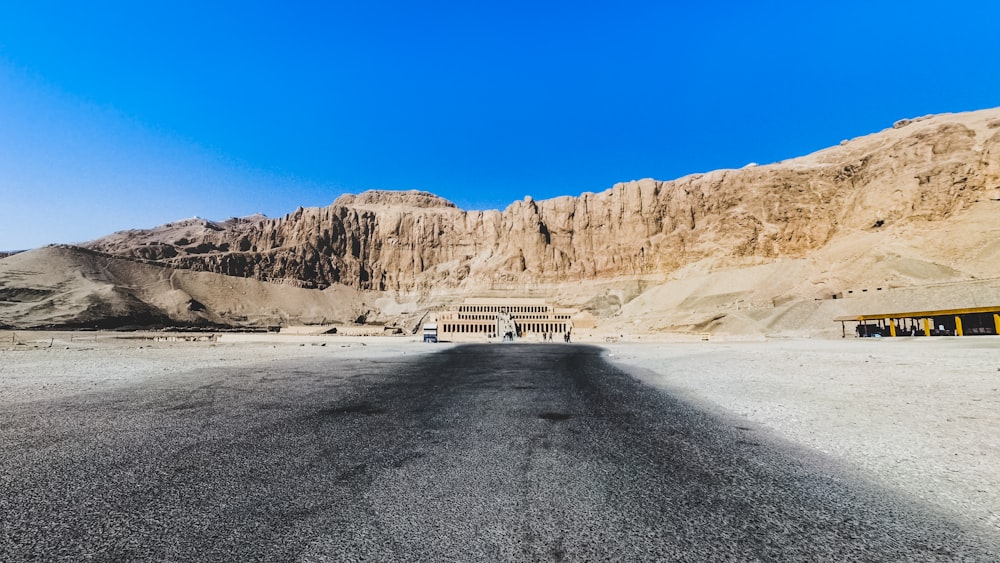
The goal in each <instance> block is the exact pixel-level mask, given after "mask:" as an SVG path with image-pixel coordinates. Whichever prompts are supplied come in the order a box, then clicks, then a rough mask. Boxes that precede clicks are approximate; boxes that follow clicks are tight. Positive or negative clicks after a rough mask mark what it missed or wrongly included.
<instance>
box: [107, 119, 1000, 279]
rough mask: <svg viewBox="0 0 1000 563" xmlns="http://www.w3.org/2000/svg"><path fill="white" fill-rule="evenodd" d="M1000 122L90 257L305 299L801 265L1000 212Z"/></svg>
mask: <svg viewBox="0 0 1000 563" xmlns="http://www.w3.org/2000/svg"><path fill="white" fill-rule="evenodd" d="M998 140H1000V110H996V109H994V110H986V111H980V112H972V113H965V114H943V115H938V116H932V117H928V118H921V119H917V120H907V121H903V122H898V123H897V124H896V126H895V127H893V128H891V129H887V130H885V131H882V132H880V133H876V134H873V135H869V136H866V137H861V138H857V139H854V140H851V141H844V142H842V143H841V144H840V145H839V146H835V147H833V148H830V149H826V150H823V151H820V152H817V153H814V154H812V155H809V156H806V157H802V158H798V159H793V160H789V161H785V162H779V163H775V164H770V165H766V166H750V167H746V168H743V169H739V170H719V171H714V172H709V173H707V174H694V175H691V176H687V177H684V178H680V179H678V180H674V181H667V182H662V181H655V180H640V181H633V182H627V183H621V184H617V185H615V186H614V187H612V188H611V189H609V190H607V191H605V192H602V193H598V194H595V193H584V194H582V195H581V196H579V197H559V198H555V199H550V200H544V201H534V200H532V199H531V198H525V200H523V201H518V202H515V203H513V204H511V205H510V206H509V207H507V209H505V210H503V211H502V212H501V211H462V210H460V209H458V208H457V207H456V206H455V205H454V204H452V203H451V202H448V201H446V200H444V199H442V198H439V197H437V196H434V195H432V194H429V193H424V192H415V191H410V192H387V191H373V192H366V193H363V194H360V195H345V196H342V197H340V198H339V199H337V200H336V201H335V202H334V203H333V204H332V205H331V206H329V207H325V208H309V209H302V208H300V209H298V210H296V211H295V212H293V213H291V214H289V215H287V216H285V217H282V218H279V219H267V218H264V217H260V216H257V217H249V218H244V219H231V220H229V221H226V222H219V223H216V222H211V221H205V220H201V219H194V220H189V221H184V222H179V223H175V224H169V225H165V226H163V227H159V228H157V229H153V230H149V231H128V232H124V233H117V234H115V235H112V236H110V237H106V238H104V239H100V240H97V241H94V242H92V243H90V244H89V245H88V246H89V248H92V249H95V250H100V251H103V252H109V253H117V254H121V255H126V256H130V257H135V258H143V259H147V260H155V261H158V262H161V263H165V264H169V265H171V266H174V267H178V268H185V269H191V270H203V271H210V272H217V273H221V274H227V275H232V276H240V277H249V278H256V279H260V280H284V281H286V282H293V283H296V284H299V285H301V286H304V287H321V288H322V287H327V286H330V285H332V284H337V283H340V284H346V285H349V286H353V287H355V288H358V289H366V290H380V291H382V290H387V291H418V292H420V291H426V290H430V289H432V288H437V289H447V288H466V289H476V288H490V287H510V288H517V287H531V286H533V285H536V284H545V283H553V282H564V281H572V280H588V279H605V278H614V277H618V276H623V275H624V276H629V275H643V274H656V273H661V274H662V273H669V272H672V271H675V270H677V269H678V268H681V267H683V266H685V265H687V264H690V263H693V262H699V261H705V260H709V261H712V262H713V263H716V264H719V265H726V264H748V263H750V264H752V263H760V262H762V261H767V260H769V259H774V258H779V257H801V256H804V255H806V254H807V253H809V252H810V251H813V250H816V249H818V248H820V247H822V246H824V245H825V244H827V243H828V242H829V241H830V240H831V239H832V238H833V237H834V236H835V235H837V234H838V233H844V232H851V231H859V230H860V231H871V230H878V229H884V228H886V227H887V226H890V225H894V224H901V223H913V222H933V221H940V220H946V219H947V218H948V217H949V216H951V215H952V214H954V213H956V212H958V211H960V210H962V209H963V208H965V207H967V206H969V205H970V204H972V203H974V202H976V201H981V200H988V199H1000V143H998Z"/></svg>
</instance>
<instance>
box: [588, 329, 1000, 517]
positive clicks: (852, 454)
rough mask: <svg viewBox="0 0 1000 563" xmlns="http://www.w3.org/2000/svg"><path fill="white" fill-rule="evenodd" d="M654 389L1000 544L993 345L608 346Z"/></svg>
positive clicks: (912, 341)
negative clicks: (830, 461)
mask: <svg viewBox="0 0 1000 563" xmlns="http://www.w3.org/2000/svg"><path fill="white" fill-rule="evenodd" d="M606 348H607V349H608V351H609V354H608V356H609V357H610V359H612V360H614V361H616V362H619V363H620V364H621V365H627V366H632V367H638V368H642V370H640V371H636V370H633V373H634V374H635V375H636V376H637V377H639V378H640V379H642V380H643V381H646V382H647V383H649V384H651V385H654V386H656V387H658V388H660V389H664V390H667V391H669V392H670V393H673V394H675V395H678V396H682V397H684V398H686V399H687V400H689V401H692V402H694V403H696V404H698V405H699V406H701V407H702V408H705V409H708V410H712V411H714V412H718V413H723V414H729V415H735V416H737V417H739V418H741V419H744V420H748V421H752V422H754V423H756V424H757V425H759V427H761V428H763V429H766V430H768V431H772V432H775V433H776V434H778V435H780V436H782V437H783V438H785V439H787V440H789V441H792V442H794V443H797V444H802V445H804V446H806V447H809V448H811V449H814V450H816V451H818V452H821V453H824V454H828V455H830V456H832V457H834V458H835V459H838V460H840V461H842V462H844V463H846V464H848V465H850V466H853V467H854V468H856V469H857V470H859V471H861V472H863V473H864V474H865V475H867V476H869V477H870V478H872V479H874V480H877V481H878V482H879V483H881V484H882V485H884V486H887V487H891V488H893V489H896V490H898V491H900V492H902V493H904V494H906V495H908V496H910V497H911V498H914V499H917V500H919V501H921V502H924V503H929V504H933V505H935V506H937V507H939V508H941V509H942V510H946V511H949V512H951V513H953V514H954V515H955V516H956V517H959V518H964V519H967V520H969V521H970V522H972V523H974V524H975V525H977V526H981V527H982V528H983V529H984V530H985V532H986V533H993V534H996V535H998V536H1000V339H997V338H992V337H967V338H934V339H923V338H899V339H848V340H833V341H829V340H826V341H824V340H801V341H769V342H756V343H716V342H703V343H687V344H676V343H673V344H672V343H659V344H611V345H608V346H606Z"/></svg>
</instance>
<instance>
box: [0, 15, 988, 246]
mask: <svg viewBox="0 0 1000 563" xmlns="http://www.w3.org/2000/svg"><path fill="white" fill-rule="evenodd" d="M997 21H1000V3H996V2H987V1H981V2H970V1H963V0H957V1H952V2H947V3H941V2H919V1H917V2H912V1H911V2H877V1H876V2H859V1H854V0H841V1H837V2H813V3H809V2H801V1H797V2H778V1H775V2H766V1H763V2H702V3H694V2H668V1H661V2H634V1H629V0H620V1H616V2H589V1H581V2H548V3H541V2H520V1H505V2H491V1H484V2H435V1H430V2H426V1H425V2H381V1H367V2H350V3H340V2H323V3H290V2H238V3H237V2H232V3H225V2H223V3H203V2H190V3H188V2H169V3H166V2H164V3H157V2H101V1H95V2H86V3H84V2H72V3H70V2H65V3H62V2H44V1H39V2H16V3H15V2H5V3H3V4H2V5H0V249H8V250H10V249H21V248H31V247H37V246H40V245H44V244H48V243H57V242H59V243H71V242H79V241H85V240H89V239H93V238H96V237H98V236H101V235H104V234H108V233H110V232H112V231H115V230H120V229H126V228H143V227H151V226H155V225H157V224H161V223H164V222H168V221H172V220H175V219H182V218H187V217H192V216H195V215H198V216H202V217H207V218H211V219H225V218H227V217H230V216H242V215H249V214H252V213H256V212H262V213H265V214H267V215H268V216H272V217H276V216H281V215H283V214H285V213H288V212H291V211H293V210H294V209H295V208H296V207H298V206H325V205H329V204H330V202H332V201H333V200H334V199H335V198H336V197H337V196H338V195H340V194H341V193H344V192H359V191H362V190H366V189H374V188H382V189H421V190H427V191H431V192H434V193H437V194H439V195H441V196H443V197H446V198H448V199H450V200H452V201H454V202H456V203H457V204H459V205H460V206H462V207H464V208H467V209H487V208H501V209H502V208H503V207H505V206H506V205H507V204H509V203H510V202H511V201H513V200H516V199H520V198H522V197H524V196H525V195H531V196H533V197H535V198H536V199H543V198H549V197H555V196H559V195H578V194H580V193H582V192H584V191H594V192H597V191H602V190H605V189H607V188H609V187H611V185H613V184H614V183H615V182H620V181H627V180H632V179H639V178H646V177H652V178H657V179H661V180H670V179H674V178H677V177H680V176H683V175H686V174H690V173H694V172H704V171H707V170H713V169H717V168H736V167H740V166H743V165H744V164H746V163H748V162H759V163H762V164H763V163H768V162H774V161H778V160H783V159H786V158H791V157H795V156H799V155H802V154H807V153H809V152H812V151H814V150H817V149H820V148H823V147H827V146H830V145H834V144H836V143H838V142H839V141H840V140H841V139H844V138H850V137H855V136H858V135H863V134H867V133H871V132H874V131H878V130H881V129H883V128H885V127H888V126H890V125H891V124H892V122H893V121H895V120H897V119H900V118H904V117H913V116H918V115H924V114H928V113H940V112H948V111H967V110H974V109H983V108H988V107H995V106H998V105H1000V58H998V57H997V53H998V52H1000V48H998V47H997V44H996V33H995V29H994V28H995V25H996V22H997Z"/></svg>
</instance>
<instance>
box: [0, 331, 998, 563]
mask: <svg viewBox="0 0 1000 563" xmlns="http://www.w3.org/2000/svg"><path fill="white" fill-rule="evenodd" d="M321 342H327V343H328V345H327V346H320V345H319V344H320V343H321ZM332 342H335V341H302V342H299V343H298V344H290V345H289V344H284V345H276V347H270V346H275V345H272V344H269V343H266V342H257V343H236V344H231V345H230V344H216V345H215V346H212V345H209V344H202V343H198V344H193V343H192V344H180V345H170V346H163V347H159V346H161V345H153V347H152V348H149V347H146V345H143V344H139V345H141V346H143V348H142V349H140V348H139V345H137V346H135V347H125V348H122V347H121V346H120V343H117V344H114V345H113V344H108V345H107V346H106V347H105V348H101V349H98V348H94V349H93V350H86V349H82V348H80V349H73V346H76V345H77V344H76V343H73V344H70V350H66V349H65V346H63V347H62V349H61V350H58V351H57V349H56V347H55V346H54V345H53V347H52V348H39V349H34V350H33V351H28V352H23V351H18V352H3V353H2V354H3V356H2V358H0V359H3V360H4V362H3V365H4V369H3V371H2V372H0V375H2V380H0V383H2V388H3V389H4V395H3V396H0V404H2V406H3V410H2V411H0V442H2V444H3V448H2V452H3V453H2V454H0V455H2V457H0V512H2V513H3V515H4V518H2V519H0V559H2V560H5V561H6V560H15V561H16V560H28V559H41V560H67V561H69V560H72V561H76V560H87V559H93V560H109V559H110V560H169V561H186V560H219V561H231V560H299V561H352V560H357V561H361V560H407V561H474V560H553V561H558V560H577V561H578V560H615V561H630V560H631V561H649V560H678V561H706V560H711V561H751V560H759V561H813V560H869V561H994V560H997V559H998V558H1000V548H998V546H997V544H996V541H995V538H991V537H989V536H986V535H983V534H980V533H979V531H978V530H977V529H973V528H970V527H968V526H966V524H965V523H964V522H962V521H960V520H957V519H952V518H951V517H950V516H949V515H947V514H944V513H941V512H940V511H937V510H936V509H935V508H934V507H933V506H930V505H928V504H926V503H921V502H919V501H917V500H915V499H913V498H908V497H906V496H903V495H899V494H896V493H894V492H893V491H891V490H887V489H885V488H884V487H881V486H878V485H877V484H873V483H871V482H870V481H868V480H867V479H866V478H865V476H864V474H862V473H860V472H857V471H854V470H852V469H851V468H849V467H848V468H844V467H841V466H840V464H838V463H837V462H836V460H834V459H832V458H831V457H829V456H826V455H824V454H822V453H820V452H818V451H816V450H815V449H807V448H801V447H798V446H797V445H795V444H794V443H791V442H789V441H787V440H785V439H783V438H782V437H781V436H780V435H775V434H772V433H770V432H768V431H766V430H765V429H764V428H763V427H761V428H758V427H755V426H753V425H748V424H746V423H744V422H743V421H742V419H738V418H735V417H733V416H731V415H729V414H725V413H713V412H707V411H706V410H705V409H703V408H700V407H698V406H693V403H691V402H689V401H687V400H678V399H677V398H675V397H673V396H671V395H670V394H668V393H664V392H662V391H657V390H655V389H653V388H652V387H650V386H647V385H644V384H642V383H640V382H638V381H637V380H635V379H633V378H632V377H630V376H629V375H627V374H626V373H625V372H624V371H622V370H620V369H617V368H615V367H614V366H612V365H610V364H607V363H605V362H604V360H603V357H604V355H605V352H603V351H602V350H600V349H598V348H594V347H589V346H580V345H572V346H565V345H492V346H490V345H481V346H459V347H450V346H442V347H425V346H421V345H418V344H409V343H402V344H399V343H392V344H387V345H372V344H369V345H367V346H361V345H360V343H344V344H345V347H343V348H341V347H340V346H339V345H337V346H336V347H335V346H334V345H333V344H332ZM98 344H100V342H98ZM299 344H302V345H299ZM313 344H316V345H315V346H314V345H313ZM346 344H350V346H346ZM88 346H89V345H88ZM85 347H86V346H85ZM85 347H84V348H85ZM429 349H434V350H437V351H439V352H440V353H435V354H426V353H425V352H426V351H427V350H429ZM116 351H121V352H122V355H120V356H116V355H115V352H116ZM636 357H638V355H636ZM668 363H669V362H668ZM102 366H103V367H102ZM105 371H110V372H113V373H111V374H108V373H104V374H103V375H102V372H105ZM647 375H648V374H647ZM102 377H103V378H105V379H101V378H102ZM43 386H44V387H43Z"/></svg>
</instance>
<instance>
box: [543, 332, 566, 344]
mask: <svg viewBox="0 0 1000 563" xmlns="http://www.w3.org/2000/svg"><path fill="white" fill-rule="evenodd" d="M542 342H552V333H551V332H543V333H542ZM563 342H569V333H568V332H567V333H566V334H564V335H563Z"/></svg>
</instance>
